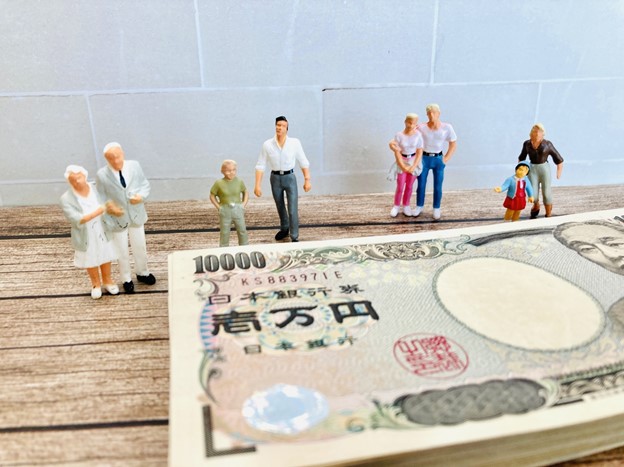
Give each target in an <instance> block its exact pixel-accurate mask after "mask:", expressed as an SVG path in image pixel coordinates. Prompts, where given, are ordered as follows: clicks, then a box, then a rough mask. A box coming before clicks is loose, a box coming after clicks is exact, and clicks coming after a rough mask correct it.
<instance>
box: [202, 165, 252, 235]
mask: <svg viewBox="0 0 624 467" xmlns="http://www.w3.org/2000/svg"><path fill="white" fill-rule="evenodd" d="M221 173H222V174H223V178H222V179H220V180H217V181H216V182H215V183H214V185H212V188H211V189H210V202H211V203H212V204H213V205H214V207H215V208H217V209H218V210H219V219H220V222H219V228H220V230H221V235H220V237H219V246H229V244H230V229H231V227H232V222H234V227H235V228H236V234H237V235H238V244H239V245H247V244H248V243H249V241H248V238H247V227H246V226H245V206H247V202H248V201H249V193H247V188H246V187H245V183H244V182H243V181H242V180H241V179H240V178H237V177H236V162H235V161H233V160H230V159H226V160H224V161H223V163H222V164H221Z"/></svg>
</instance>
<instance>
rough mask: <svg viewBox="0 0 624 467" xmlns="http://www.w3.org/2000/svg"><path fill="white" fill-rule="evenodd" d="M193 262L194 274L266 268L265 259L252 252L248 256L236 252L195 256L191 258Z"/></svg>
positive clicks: (259, 254)
mask: <svg viewBox="0 0 624 467" xmlns="http://www.w3.org/2000/svg"><path fill="white" fill-rule="evenodd" d="M193 262H194V263H195V274H203V273H205V272H217V271H219V270H223V271H232V270H233V269H234V268H239V269H249V268H251V267H252V266H253V267H254V268H257V269H264V268H265V267H266V258H265V257H264V255H263V254H262V253H260V252H259V251H252V252H251V253H249V254H248V253H246V252H238V253H236V254H234V255H232V254H230V253H223V254H222V255H206V256H196V257H195V258H193Z"/></svg>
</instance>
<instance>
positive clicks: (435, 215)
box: [433, 208, 442, 220]
mask: <svg viewBox="0 0 624 467" xmlns="http://www.w3.org/2000/svg"><path fill="white" fill-rule="evenodd" d="M440 217H442V212H441V211H440V208H437V209H436V208H434V209H433V218H434V219H435V220H440Z"/></svg>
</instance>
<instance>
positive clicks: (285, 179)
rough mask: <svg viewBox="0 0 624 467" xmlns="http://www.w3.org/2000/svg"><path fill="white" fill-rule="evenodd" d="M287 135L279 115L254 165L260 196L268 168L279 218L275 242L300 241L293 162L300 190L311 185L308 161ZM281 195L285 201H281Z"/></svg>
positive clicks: (294, 139)
mask: <svg viewBox="0 0 624 467" xmlns="http://www.w3.org/2000/svg"><path fill="white" fill-rule="evenodd" d="M287 134H288V120H286V117H284V116H279V117H277V118H276V119H275V137H274V138H271V139H268V140H266V141H265V142H264V144H263V145H262V150H261V151H260V156H259V157H258V163H257V164H256V186H255V188H254V194H255V195H256V196H258V197H260V196H262V190H261V188H260V185H261V183H262V176H263V175H264V171H265V169H266V166H267V165H268V166H269V168H270V169H271V191H272V192H273V199H274V200H275V205H276V207H277V212H278V214H279V217H280V230H279V232H277V234H276V235H275V240H278V241H279V240H283V239H285V238H286V237H288V235H290V240H291V241H293V242H298V241H299V212H298V200H299V192H298V190H297V177H296V176H295V174H294V169H295V163H296V162H297V161H299V166H300V167H301V171H302V172H303V179H304V182H303V190H304V191H306V192H308V191H310V189H311V188H312V184H311V183H310V170H309V167H310V162H309V161H308V159H307V158H306V155H305V153H304V152H303V148H302V147H301V143H300V142H299V140H298V139H296V138H290V137H288V136H287ZM284 195H285V196H286V200H284Z"/></svg>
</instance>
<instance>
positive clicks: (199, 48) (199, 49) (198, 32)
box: [193, 0, 204, 88]
mask: <svg viewBox="0 0 624 467" xmlns="http://www.w3.org/2000/svg"><path fill="white" fill-rule="evenodd" d="M193 6H194V7H195V32H196V35H197V55H198V57H197V61H198V63H199V84H200V86H201V87H202V88H203V87H204V59H203V56H204V54H203V50H202V45H201V27H200V25H199V5H198V4H197V0H193Z"/></svg>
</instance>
